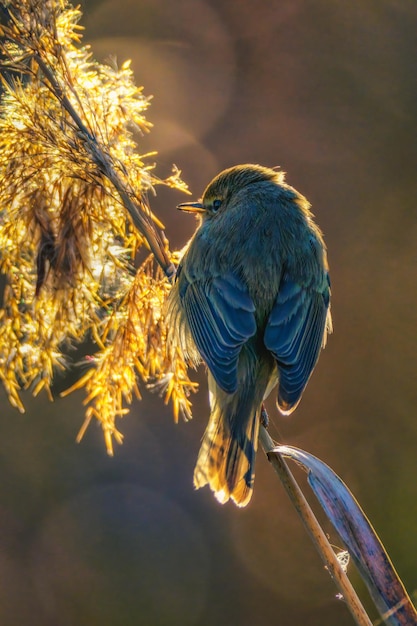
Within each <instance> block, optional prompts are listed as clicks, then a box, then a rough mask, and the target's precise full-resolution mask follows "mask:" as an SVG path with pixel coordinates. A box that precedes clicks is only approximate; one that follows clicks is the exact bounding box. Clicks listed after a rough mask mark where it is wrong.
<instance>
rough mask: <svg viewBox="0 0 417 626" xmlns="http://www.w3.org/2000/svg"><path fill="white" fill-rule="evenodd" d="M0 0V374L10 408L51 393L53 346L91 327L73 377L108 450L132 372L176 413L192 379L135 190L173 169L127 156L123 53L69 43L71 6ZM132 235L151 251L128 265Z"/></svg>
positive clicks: (130, 90) (161, 250) (160, 242)
mask: <svg viewBox="0 0 417 626" xmlns="http://www.w3.org/2000/svg"><path fill="white" fill-rule="evenodd" d="M0 4H1V6H3V13H4V14H5V16H6V19H5V24H4V25H3V26H1V27H0V37H1V43H0V55H1V62H2V71H1V80H2V88H3V93H2V97H1V103H0V271H1V273H2V274H3V275H4V276H5V280H6V286H5V288H4V293H3V302H2V307H1V310H0V377H1V379H2V382H3V384H4V387H5V389H6V392H7V394H8V397H9V399H10V401H11V403H12V404H13V405H14V406H16V407H18V408H19V409H20V410H23V406H22V402H21V399H20V396H19V391H20V390H21V389H22V388H31V389H32V390H33V392H34V393H38V392H39V391H40V390H41V389H42V388H45V389H46V390H47V391H48V393H49V394H51V391H50V387H51V382H52V378H53V372H54V369H55V368H56V367H61V368H62V367H65V364H66V363H65V359H64V358H63V356H62V349H63V346H65V344H68V343H73V342H74V341H81V340H83V339H84V338H85V336H86V335H87V334H89V335H90V336H92V337H93V338H94V340H95V341H96V344H97V346H98V350H97V353H95V355H94V356H93V357H92V358H91V360H90V365H91V367H90V369H89V370H88V371H87V373H86V374H85V375H84V376H83V378H81V380H80V381H79V382H78V383H77V384H76V385H75V387H80V386H85V387H86V389H87V393H88V397H87V400H86V403H87V404H88V405H89V406H88V408H87V414H86V423H87V422H88V421H89V420H90V419H91V417H92V416H95V417H96V418H97V419H99V420H100V422H101V423H102V426H103V429H104V431H105V437H106V445H107V450H108V451H109V453H111V452H112V435H115V436H116V437H117V439H120V434H119V433H118V431H117V430H116V427H115V417H116V416H120V415H122V414H123V413H124V412H125V411H126V409H125V408H124V406H123V405H124V402H126V401H127V402H130V400H131V397H132V392H135V393H136V395H139V391H138V389H137V386H136V375H137V374H139V376H140V377H141V378H142V380H144V381H146V382H149V380H151V379H152V380H153V383H154V385H155V386H156V388H161V390H162V392H163V393H165V394H166V397H167V398H168V397H170V398H171V399H172V401H173V405H174V414H175V417H176V418H178V414H180V413H182V414H183V415H184V416H185V417H189V416H190V402H189V398H188V396H189V392H190V390H192V389H193V386H194V385H193V384H192V383H191V382H190V381H189V379H188V376H187V370H186V365H185V363H184V361H183V359H182V358H181V355H179V354H171V355H168V354H167V349H166V341H165V339H166V329H165V327H164V316H163V303H164V300H165V298H166V295H167V293H168V290H169V281H168V278H167V277H171V276H172V275H173V273H174V272H175V268H174V265H173V263H172V260H171V257H170V253H169V251H168V246H167V241H166V239H165V237H164V235H163V232H162V224H161V223H160V222H159V221H158V219H157V218H156V217H155V216H154V215H153V214H152V213H151V211H150V210H149V207H148V205H147V202H146V194H147V192H149V191H150V190H152V189H153V187H154V186H155V185H157V184H168V185H170V186H173V187H176V188H178V189H184V190H185V189H186V187H185V185H184V183H183V182H182V181H181V179H180V176H179V174H180V173H179V172H178V171H176V170H175V169H174V172H173V175H172V177H170V178H169V179H167V180H165V181H161V180H159V179H157V178H156V176H154V174H153V173H152V166H151V165H150V164H146V163H145V161H146V156H145V157H144V156H140V155H139V154H138V152H137V149H136V148H137V146H136V143H135V141H134V138H133V134H132V133H133V131H134V129H138V128H139V129H140V130H141V131H147V130H148V129H149V126H150V124H149V123H148V122H147V121H146V119H145V117H144V111H145V110H146V108H147V106H148V104H149V101H148V99H146V98H145V97H144V95H143V93H142V90H141V88H138V87H136V86H135V84H134V81H133V76H132V72H131V70H130V67H129V63H128V62H126V63H125V64H124V65H122V67H121V68H120V69H115V68H112V67H109V66H106V65H102V64H98V63H96V62H95V61H94V60H93V59H92V56H91V53H90V51H89V48H88V47H87V46H85V47H83V46H81V45H80V34H79V31H80V27H79V26H78V25H77V24H78V21H79V19H80V11H79V10H78V9H74V8H72V7H71V6H70V5H69V4H68V3H67V2H66V0H14V1H13V2H6V1H4V0H3V2H1V3H0ZM147 156H149V155H147ZM141 246H142V247H143V246H146V249H148V250H151V251H152V253H153V256H149V257H148V258H147V259H146V261H145V262H144V264H142V265H141V266H140V267H139V269H138V270H137V271H136V270H135V269H134V261H135V257H136V254H137V251H138V249H139V248H140V247H141ZM155 260H156V262H157V263H158V264H159V265H156V262H155ZM161 268H162V269H161Z"/></svg>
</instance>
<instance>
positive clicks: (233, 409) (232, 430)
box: [194, 390, 260, 507]
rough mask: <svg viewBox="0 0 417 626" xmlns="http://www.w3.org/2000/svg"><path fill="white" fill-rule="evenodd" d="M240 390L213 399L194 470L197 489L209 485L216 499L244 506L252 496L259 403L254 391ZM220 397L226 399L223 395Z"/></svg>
mask: <svg viewBox="0 0 417 626" xmlns="http://www.w3.org/2000/svg"><path fill="white" fill-rule="evenodd" d="M238 394H239V392H237V393H236V394H233V396H229V401H226V402H222V403H221V404H222V408H220V403H219V402H214V404H213V406H212V412H211V415H210V420H209V423H208V426H207V428H206V431H205V433H204V436H203V440H202V444H201V448H200V452H199V455H198V459H197V464H196V467H195V470H194V486H195V488H196V489H199V488H200V487H203V486H204V485H207V484H208V485H209V486H210V488H211V489H212V491H214V493H215V496H216V498H217V500H218V501H219V502H221V503H222V504H223V503H224V502H227V501H228V500H229V498H231V499H232V500H234V501H235V503H236V504H237V505H238V506H241V507H243V506H246V505H247V504H248V502H249V500H250V498H251V496H252V491H253V483H254V479H255V456H256V450H257V447H258V434H259V421H260V406H259V404H260V403H258V405H256V404H254V399H253V394H250V392H249V393H248V390H246V393H243V394H242V395H241V396H239V395H238ZM223 399H225V398H224V397H223Z"/></svg>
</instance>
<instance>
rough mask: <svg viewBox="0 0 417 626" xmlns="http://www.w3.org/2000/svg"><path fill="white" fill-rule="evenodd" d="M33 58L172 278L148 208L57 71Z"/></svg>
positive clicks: (165, 254) (167, 256) (39, 57)
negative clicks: (76, 106)
mask: <svg viewBox="0 0 417 626" xmlns="http://www.w3.org/2000/svg"><path fill="white" fill-rule="evenodd" d="M33 58H34V60H35V61H36V63H37V64H38V65H39V68H40V69H41V70H42V72H43V74H44V76H45V79H46V80H47V81H48V83H49V85H50V87H51V89H52V92H53V93H54V95H55V97H56V98H57V99H58V100H59V101H60V102H61V104H62V106H63V107H64V108H65V110H66V111H67V113H68V114H69V115H70V117H71V118H72V120H73V121H74V123H75V124H76V126H77V127H78V129H79V131H80V132H81V133H82V135H83V136H84V141H85V142H86V144H87V145H88V149H89V152H90V154H91V156H92V158H93V159H94V162H95V164H96V165H97V166H98V168H99V169H100V172H101V173H102V174H103V175H104V176H106V178H108V179H109V180H110V182H111V183H112V184H113V186H114V187H115V188H116V190H117V192H118V194H119V196H120V199H121V201H122V203H123V205H124V206H125V208H126V209H127V211H128V213H129V215H130V217H131V219H132V222H133V224H134V226H135V227H136V228H137V229H138V230H139V232H140V233H141V234H142V235H143V236H144V237H145V239H146V241H147V243H148V245H149V248H150V250H151V252H152V253H153V255H154V256H155V259H156V261H157V263H158V264H159V265H160V266H161V268H162V269H163V271H164V272H165V275H166V276H167V277H168V278H169V279H170V280H172V278H173V276H174V275H175V267H174V265H173V264H172V262H171V260H170V258H169V255H168V254H167V251H166V249H165V244H164V241H163V238H162V236H161V235H160V234H159V233H158V231H157V229H156V228H155V226H154V225H153V223H152V221H151V219H150V218H149V217H148V216H147V215H146V213H145V212H144V210H143V209H142V208H141V207H140V206H138V203H137V202H134V201H133V200H132V197H134V193H133V190H130V189H128V187H127V185H126V182H123V181H122V180H121V179H120V177H119V176H118V174H117V172H116V170H115V168H114V167H113V162H112V158H111V157H110V155H109V154H108V153H106V151H105V150H103V147H102V146H101V145H100V143H99V141H98V140H97V138H96V136H95V135H94V133H92V132H91V131H90V130H89V129H88V128H87V127H86V125H85V124H84V122H83V121H82V120H81V118H80V116H79V115H78V113H77V111H76V110H75V109H74V107H73V105H72V104H71V102H70V100H69V98H68V97H67V96H66V94H65V93H64V91H63V89H62V87H61V86H60V85H59V83H58V81H57V80H56V78H55V76H54V73H53V71H52V70H51V69H50V68H49V67H48V65H47V64H46V63H45V62H44V60H43V59H42V57H41V56H40V55H39V54H35V55H34V57H33Z"/></svg>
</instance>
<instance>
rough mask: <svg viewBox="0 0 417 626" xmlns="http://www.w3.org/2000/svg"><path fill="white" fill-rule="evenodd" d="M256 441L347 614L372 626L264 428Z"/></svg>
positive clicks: (301, 493)
mask: <svg viewBox="0 0 417 626" xmlns="http://www.w3.org/2000/svg"><path fill="white" fill-rule="evenodd" d="M259 441H260V443H261V446H262V449H263V450H264V452H265V454H266V456H267V457H268V460H269V461H270V462H271V464H272V466H273V468H274V470H275V471H276V473H277V474H278V476H279V478H280V480H281V482H282V484H283V486H284V488H285V490H286V492H287V494H288V496H289V497H290V500H291V502H292V503H293V505H294V507H295V509H296V511H297V513H298V515H299V516H300V518H301V520H302V522H303V524H304V526H305V528H306V530H307V532H308V534H309V535H310V537H311V539H312V541H313V543H314V546H315V548H316V550H317V552H318V553H319V554H320V557H321V559H322V561H323V563H324V565H325V567H326V569H327V570H328V571H329V573H330V576H331V577H332V579H333V580H334V582H335V584H336V586H337V588H338V589H339V591H340V593H341V594H342V596H343V599H344V601H345V602H346V604H347V606H348V608H349V610H350V612H351V613H352V615H353V617H354V619H355V621H356V623H357V624H358V626H372V622H371V620H370V619H369V617H368V614H367V613H366V611H365V609H364V607H363V605H362V603H361V601H360V600H359V597H358V595H357V593H356V591H355V590H354V588H353V586H352V584H351V582H350V580H349V578H348V577H347V575H346V574H345V572H344V571H343V569H342V567H341V565H340V563H339V561H338V559H337V557H336V554H335V552H334V550H333V548H332V546H331V545H330V543H329V540H328V539H327V537H326V535H325V533H324V532H323V529H322V528H321V526H320V524H319V522H318V521H317V518H316V516H315V515H314V513H313V511H312V509H311V507H310V505H309V504H308V502H307V500H306V498H305V496H304V494H303V492H302V491H301V489H300V487H299V485H298V484H297V482H296V480H295V478H294V476H293V474H292V473H291V471H290V469H289V467H288V465H287V463H286V462H285V460H284V458H283V457H282V456H281V454H279V453H278V452H276V451H275V448H276V444H275V443H274V442H273V440H272V439H271V437H270V436H269V433H268V432H267V430H266V429H265V427H264V426H261V428H260V432H259Z"/></svg>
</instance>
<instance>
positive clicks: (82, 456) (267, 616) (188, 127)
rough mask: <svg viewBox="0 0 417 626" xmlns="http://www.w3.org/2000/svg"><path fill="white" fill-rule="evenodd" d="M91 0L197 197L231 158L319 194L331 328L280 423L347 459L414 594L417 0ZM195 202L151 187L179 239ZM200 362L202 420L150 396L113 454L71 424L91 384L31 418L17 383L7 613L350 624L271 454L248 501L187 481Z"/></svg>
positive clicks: (0, 454) (200, 423)
mask: <svg viewBox="0 0 417 626" xmlns="http://www.w3.org/2000/svg"><path fill="white" fill-rule="evenodd" d="M83 5H84V10H85V18H84V20H83V23H84V25H85V26H86V39H87V40H88V41H89V42H91V44H92V46H93V50H94V51H95V55H96V57H98V58H99V59H100V60H103V59H105V58H109V57H110V56H114V57H116V58H117V60H118V62H119V63H121V62H122V61H124V60H125V59H126V58H128V57H130V58H132V59H133V67H134V70H135V75H136V77H137V82H138V83H140V84H143V85H144V88H145V93H146V94H153V95H154V100H153V104H152V106H151V109H150V111H149V118H150V119H151V120H152V121H153V122H154V124H155V130H154V132H153V133H152V134H151V135H150V136H149V137H147V138H145V139H144V140H143V143H142V145H141V150H142V151H143V152H144V151H147V150H154V149H156V150H158V151H159V158H158V170H157V171H158V172H159V174H160V175H161V176H164V175H166V174H168V173H169V171H170V168H171V164H172V163H176V164H177V165H178V166H179V167H180V168H181V169H182V171H183V176H184V178H185V179H186V180H187V181H188V182H189V184H190V187H191V190H192V191H193V193H194V195H195V197H198V196H199V195H200V194H201V192H202V190H203V188H204V186H205V185H206V184H207V182H208V181H209V180H210V179H211V178H212V176H213V175H214V174H216V173H217V172H218V171H219V170H220V169H222V168H224V167H227V166H230V165H234V164H237V163H243V162H257V163H261V164H264V165H268V166H276V165H279V166H281V167H282V169H283V170H285V171H287V172H288V181H289V183H290V184H292V185H294V186H295V187H297V188H298V189H299V190H300V191H301V192H302V193H304V194H305V195H306V196H307V197H308V198H309V199H310V201H311V202H312V204H313V208H314V212H315V214H316V216H317V219H318V222H319V223H320V225H321V227H322V228H323V230H324V232H325V235H326V241H327V244H328V248H329V257H330V262H331V268H332V272H331V274H332V283H333V312H334V323H335V334H334V336H333V337H331V338H330V341H329V344H328V348H327V349H326V351H325V352H324V353H323V355H322V357H321V360H320V363H319V366H318V368H317V371H316V372H315V374H314V376H313V379H312V381H311V383H310V385H309V388H308V390H307V392H306V394H305V396H304V399H303V402H302V403H301V406H300V408H299V409H298V410H297V412H296V414H295V415H294V416H293V417H291V418H290V419H289V418H282V417H280V416H278V415H274V416H273V418H272V419H273V426H272V434H273V435H274V436H276V437H279V438H281V440H284V441H285V442H287V443H291V444H294V445H298V446H300V447H302V448H304V449H306V450H308V451H310V452H312V453H314V454H316V455H318V456H319V457H321V458H322V459H323V460H325V461H326V462H327V463H329V464H330V465H331V466H332V467H333V468H334V469H335V470H336V471H337V472H338V473H339V474H340V475H341V476H342V477H343V478H344V480H345V481H346V482H347V483H348V484H349V486H350V488H351V489H352V490H353V492H354V493H355V494H356V496H357V497H358V499H359V500H360V502H361V503H362V505H363V507H364V508H365V510H366V512H367V514H368V515H369V517H370V518H371V520H372V522H373V523H374V525H375V526H376V528H377V530H378V531H379V533H380V535H381V537H382V539H383V540H384V542H385V544H386V547H387V549H388V550H389V552H390V554H391V557H392V559H393V560H394V563H395V564H396V566H397V569H398V570H399V573H400V574H401V576H402V578H403V580H404V582H405V584H406V586H407V587H408V589H409V591H410V592H413V591H414V590H415V589H417V532H416V531H417V524H416V521H417V480H416V478H417V476H416V474H417V455H416V443H417V415H416V406H417V384H416V372H417V359H416V348H417V340H416V326H417V323H416V322H417V313H416V309H417V289H416V282H417V280H416V279H417V269H416V262H417V245H416V240H417V214H416V188H417V185H416V178H417V175H416V132H415V129H416V123H417V115H416V111H417V87H416V74H415V64H416V53H417V50H416V45H415V42H416V39H415V33H416V26H417V5H416V3H415V2H414V1H413V0H391V1H390V0H379V1H378V2H375V1H374V0H360V1H359V0H353V1H351V2H345V1H342V0H332V1H330V0H329V1H326V0H314V1H312V0H304V1H302V0H282V1H278V0H275V1H273V0H257V1H256V2H254V1H250V0H239V1H232V0H205V1H204V0H175V1H173V0H116V1H115V0H107V1H99V0H95V1H93V0H85V2H84V3H83ZM183 199H184V197H183V196H180V194H179V193H178V192H174V191H172V190H164V189H162V190H160V192H159V194H158V197H157V198H156V199H155V200H154V201H153V202H152V205H153V208H154V210H155V211H157V212H159V214H160V216H161V218H162V219H163V220H164V222H165V224H166V226H167V233H168V236H169V237H170V239H171V242H172V244H173V246H176V247H180V246H182V245H183V244H184V243H185V241H186V240H187V238H188V237H189V236H190V235H191V233H192V231H193V229H194V222H193V219H192V218H191V217H190V216H187V215H183V214H180V213H178V212H176V210H175V205H176V204H177V203H178V202H180V201H182V200H183ZM201 374H202V372H199V375H198V376H199V379H200V380H201V382H202V389H201V392H200V394H199V395H198V396H197V397H196V399H195V404H194V406H195V410H194V413H195V419H194V421H193V422H191V423H190V424H183V423H181V424H180V425H178V426H175V425H174V424H173V423H172V419H171V413H170V411H169V410H168V409H166V408H165V407H164V406H163V405H162V403H161V402H160V401H159V400H158V399H156V398H155V397H152V396H150V395H148V394H146V393H144V399H143V402H141V403H135V404H134V406H133V408H132V411H131V413H130V415H129V416H128V417H126V418H125V419H124V421H123V423H122V424H121V429H122V431H123V432H124V434H125V444H124V445H123V446H122V447H121V448H118V449H117V450H116V457H115V458H114V459H110V458H108V457H107V456H106V454H105V450H104V445H103V441H102V437H101V432H100V430H99V428H96V427H95V426H93V427H91V428H90V430H89V431H88V433H87V435H86V437H85V440H84V441H83V443H82V444H81V445H79V446H77V445H76V444H75V443H74V437H75V435H76V432H77V430H78V428H79V426H80V424H81V423H82V419H83V407H82V405H81V402H82V398H83V395H82V394H78V395H74V396H72V397H70V398H69V399H66V400H57V401H56V403H54V404H53V405H51V404H48V403H47V402H46V400H44V399H43V398H39V399H37V400H32V399H31V398H30V397H29V396H27V398H26V402H27V408H28V410H27V413H26V415H24V416H21V415H19V414H17V413H16V412H15V411H14V410H13V409H12V408H11V407H10V406H9V405H8V403H7V401H6V400H5V399H4V394H3V393H2V400H1V403H2V416H3V419H2V420H1V424H0V437H1V446H0V467H1V482H0V623H1V624H2V625H3V626H15V625H16V624H19V625H24V626H26V625H28V626H79V625H83V626H84V625H86V626H87V625H88V626H96V625H97V626H98V625H99V624H100V626H130V625H132V626H133V625H135V626H177V625H178V626H213V625H223V624H227V625H228V626H253V624H271V625H272V624H277V625H279V626H290V625H291V626H292V625H294V624H295V625H296V626H301V625H306V624H307V625H309V626H335V625H337V626H349V625H350V624H352V623H353V622H352V620H351V618H350V615H349V614H348V611H347V609H346V608H345V606H344V605H343V602H341V601H338V600H336V599H335V593H336V592H335V589H334V587H333V585H332V583H331V581H330V579H329V577H328V575H327V573H326V572H325V571H324V570H323V567H322V565H321V562H320V561H319V559H318V557H317V556H316V554H315V552H314V550H313V548H312V547H311V546H310V543H309V541H308V540H307V539H306V537H305V534H304V532H303V529H302V527H301V524H300V522H299V521H298V518H297V517H296V515H295V513H294V511H293V510H292V509H291V506H290V505H289V503H288V501H287V497H286V495H285V493H284V492H283V490H282V488H281V487H280V485H279V483H278V482H277V480H276V478H275V476H274V474H273V472H272V470H271V468H270V467H268V464H267V462H266V460H265V459H264V458H262V456H261V455H260V456H259V459H258V465H257V480H256V488H255V495H254V498H253V501H252V502H251V504H250V506H249V507H248V508H247V509H246V510H238V509H237V508H235V507H234V506H233V505H226V506H224V507H221V506H220V505H218V504H217V502H215V501H214V499H213V498H212V496H211V494H210V493H209V491H208V490H203V491H200V492H194V491H193V488H192V482H191V481H192V470H193V465H194V461H195V458H196V454H197V450H198V446H199V439H200V437H201V434H202V431H203V428H204V425H205V422H206V418H207V397H206V389H205V383H204V377H203V376H202V375H201ZM67 384H68V381H64V380H59V381H58V384H57V391H59V389H61V388H63V387H64V386H65V385H67ZM329 531H330V529H329ZM332 539H333V540H334V541H335V542H336V541H337V540H336V538H335V537H334V536H332ZM352 576H353V580H354V582H355V584H356V585H358V584H359V588H360V589H361V590H362V588H361V587H360V583H359V581H358V579H357V577H356V575H355V573H354V571H353V568H352ZM362 591H363V590H362ZM372 615H373V617H375V614H374V613H373V614H372Z"/></svg>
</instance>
